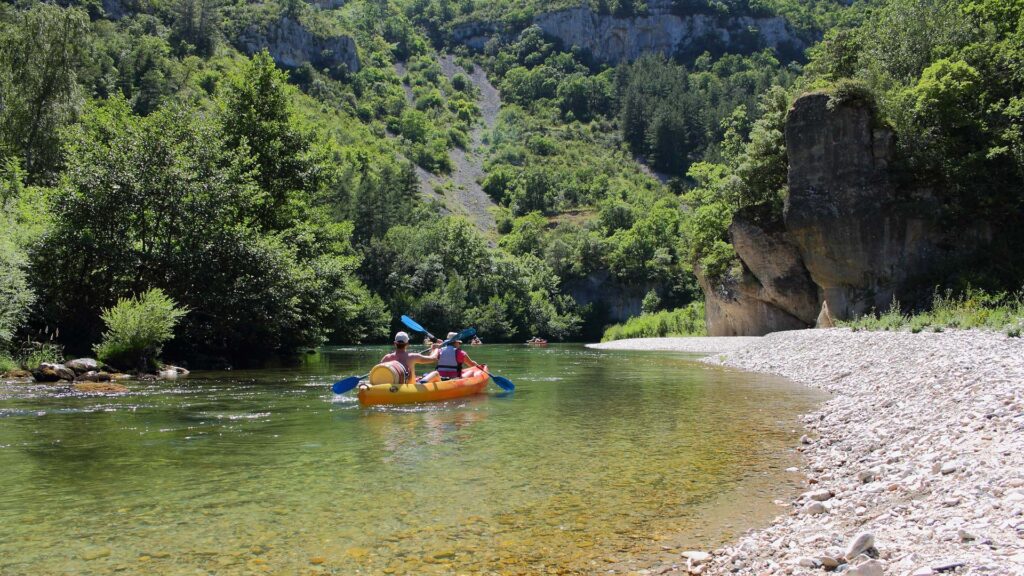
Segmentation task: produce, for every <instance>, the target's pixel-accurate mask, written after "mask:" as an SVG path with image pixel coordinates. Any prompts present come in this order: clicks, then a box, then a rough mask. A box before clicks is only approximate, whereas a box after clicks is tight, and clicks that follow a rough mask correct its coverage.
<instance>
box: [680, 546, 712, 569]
mask: <svg viewBox="0 0 1024 576" xmlns="http://www.w3.org/2000/svg"><path fill="white" fill-rule="evenodd" d="M681 556H682V557H683V558H686V559H687V560H689V561H690V563H691V564H693V565H694V566H697V565H700V564H703V563H705V562H707V561H708V560H710V559H711V554H708V553H707V552H700V551H698V550H687V551H686V552H683V553H682V554H681Z"/></svg>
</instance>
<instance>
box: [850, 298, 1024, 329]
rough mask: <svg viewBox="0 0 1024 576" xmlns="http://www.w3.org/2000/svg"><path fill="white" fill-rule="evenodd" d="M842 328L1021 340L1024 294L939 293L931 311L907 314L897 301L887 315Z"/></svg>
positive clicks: (871, 315) (871, 316)
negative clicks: (960, 332) (990, 334)
mask: <svg viewBox="0 0 1024 576" xmlns="http://www.w3.org/2000/svg"><path fill="white" fill-rule="evenodd" d="M839 325H840V326H845V327H847V328H852V329H854V330H909V331H911V332H913V333H915V334H916V333H918V332H923V331H926V330H931V331H932V332H942V331H943V330H945V329H947V328H959V329H964V330H966V329H970V328H977V329H981V330H991V331H994V332H1003V333H1005V334H1006V335H1007V336H1010V337H1013V338H1019V337H1020V335H1021V332H1022V330H1024V293H1016V294H1007V293H1005V292H1000V293H997V294H989V293H987V292H984V291H982V290H975V289H968V290H966V291H965V292H962V293H959V294H957V293H954V292H953V291H952V290H946V291H944V292H942V291H939V290H938V289H936V290H935V293H934V294H933V295H932V305H931V308H930V309H929V310H925V311H921V312H916V313H914V314H904V313H903V312H902V311H901V308H900V304H899V302H898V301H897V300H896V299H895V298H893V301H892V303H891V304H890V305H889V309H888V310H886V311H885V312H882V313H878V312H874V311H872V312H870V313H868V314H865V315H864V316H861V317H860V318H857V319H855V320H850V321H846V322H840V323H839Z"/></svg>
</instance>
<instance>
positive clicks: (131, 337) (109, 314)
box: [96, 288, 188, 371]
mask: <svg viewBox="0 0 1024 576" xmlns="http://www.w3.org/2000/svg"><path fill="white" fill-rule="evenodd" d="M187 312H188V310H186V309H182V308H178V306H177V305H176V304H175V303H174V300H171V298H170V297H168V296H167V295H166V294H164V292H163V291H162V290H160V289H159V288H153V289H151V290H149V291H147V292H145V293H144V294H142V296H139V297H133V298H123V299H121V300H118V301H117V304H115V305H114V306H112V307H110V308H107V309H106V310H104V311H103V314H102V315H101V317H102V318H103V322H104V323H106V325H107V331H106V332H104V333H103V341H102V342H100V344H99V345H98V346H96V356H97V357H98V358H99V359H100V360H102V361H104V362H107V363H109V364H113V365H115V366H134V367H136V368H137V369H139V370H140V371H144V370H146V369H152V368H157V367H158V364H157V358H158V357H159V355H160V351H161V348H162V347H163V344H164V342H166V341H167V340H170V339H171V337H172V336H173V335H174V334H173V330H174V326H175V325H176V324H177V323H178V320H180V319H181V317H182V316H184V315H185V314H186V313H187Z"/></svg>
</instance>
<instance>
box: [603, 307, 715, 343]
mask: <svg viewBox="0 0 1024 576" xmlns="http://www.w3.org/2000/svg"><path fill="white" fill-rule="evenodd" d="M707 334H708V333H707V327H706V326H705V325H704V303H703V302H690V303H689V304H688V305H687V306H685V307H683V308H676V309H675V310H663V311H661V312H657V313H654V314H641V315H640V316H635V317H633V318H630V319H629V320H628V321H626V323H625V324H615V325H614V326H611V327H609V328H608V329H607V330H605V332H604V336H603V337H602V338H601V341H602V342H611V341H612V340H623V339H625V338H661V337H663V336H707Z"/></svg>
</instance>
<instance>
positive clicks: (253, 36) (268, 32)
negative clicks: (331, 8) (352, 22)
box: [235, 16, 360, 75]
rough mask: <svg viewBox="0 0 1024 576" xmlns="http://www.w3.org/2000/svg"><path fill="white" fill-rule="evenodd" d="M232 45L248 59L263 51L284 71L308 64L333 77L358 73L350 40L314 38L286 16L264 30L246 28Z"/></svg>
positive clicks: (345, 37) (315, 36) (337, 37)
mask: <svg viewBox="0 0 1024 576" xmlns="http://www.w3.org/2000/svg"><path fill="white" fill-rule="evenodd" d="M235 44H236V45H237V47H238V49H239V50H241V51H242V52H245V53H246V54H248V55H250V56H251V55H252V54H255V53H257V52H259V51H261V50H263V49H264V48H266V49H267V51H268V52H270V55H271V57H273V58H274V62H277V64H278V65H279V66H283V67H286V68H298V67H299V66H301V65H303V64H304V63H306V62H309V63H310V64H312V65H313V66H314V67H315V68H318V69H324V68H327V69H328V70H330V72H331V73H332V74H333V75H340V74H343V73H344V72H358V71H359V69H360V62H359V54H358V52H357V51H356V43H355V41H354V40H352V38H351V37H349V36H344V35H339V36H326V37H322V36H317V35H315V34H313V33H312V32H310V31H309V30H308V29H307V28H306V27H305V26H303V25H302V24H301V23H300V22H298V21H297V20H295V19H293V18H289V17H287V16H282V17H281V18H280V19H278V20H276V21H274V22H272V23H270V24H269V25H268V26H266V27H265V28H264V27H258V26H255V25H253V26H250V27H249V28H247V29H245V30H243V31H242V32H241V33H240V34H239V35H238V39H237V40H236V42H235Z"/></svg>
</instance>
